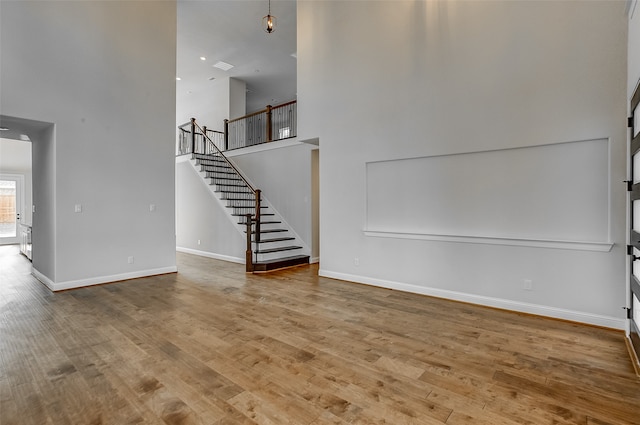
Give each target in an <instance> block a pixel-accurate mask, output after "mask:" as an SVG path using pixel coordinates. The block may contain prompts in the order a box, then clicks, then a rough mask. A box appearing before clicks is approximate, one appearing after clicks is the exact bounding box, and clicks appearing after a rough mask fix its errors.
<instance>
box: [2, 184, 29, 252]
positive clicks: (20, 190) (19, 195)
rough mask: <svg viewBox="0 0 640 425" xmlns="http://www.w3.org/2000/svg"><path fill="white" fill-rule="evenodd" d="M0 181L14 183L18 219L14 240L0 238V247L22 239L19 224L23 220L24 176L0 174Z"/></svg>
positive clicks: (16, 242)
mask: <svg viewBox="0 0 640 425" xmlns="http://www.w3.org/2000/svg"><path fill="white" fill-rule="evenodd" d="M0 180H13V181H15V182H16V214H17V215H18V216H19V218H18V219H17V220H16V237H15V238H0V245H12V244H18V243H20V240H21V237H22V235H21V234H22V229H20V224H21V223H22V220H23V219H24V209H25V205H24V203H25V190H24V180H25V179H24V174H11V173H2V174H0Z"/></svg>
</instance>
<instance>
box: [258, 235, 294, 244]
mask: <svg viewBox="0 0 640 425" xmlns="http://www.w3.org/2000/svg"><path fill="white" fill-rule="evenodd" d="M295 239H296V238H294V237H292V236H288V237H286V238H270V239H260V242H258V243H271V242H285V241H293V240H295ZM252 242H254V243H255V242H256V241H252Z"/></svg>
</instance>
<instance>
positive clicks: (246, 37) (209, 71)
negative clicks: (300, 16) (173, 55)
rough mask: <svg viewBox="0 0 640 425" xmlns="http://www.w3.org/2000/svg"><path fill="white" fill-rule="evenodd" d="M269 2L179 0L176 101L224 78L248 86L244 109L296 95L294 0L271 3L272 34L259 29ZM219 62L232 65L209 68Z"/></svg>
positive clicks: (249, 0) (251, 110) (187, 97)
mask: <svg viewBox="0 0 640 425" xmlns="http://www.w3.org/2000/svg"><path fill="white" fill-rule="evenodd" d="M268 6H269V4H268V0H260V1H255V0H205V1H195V0H179V1H178V44H177V50H178V52H177V72H176V77H179V78H180V81H176V87H177V93H176V96H177V103H178V105H181V104H182V102H188V101H189V97H190V95H193V94H194V93H196V92H200V91H205V92H206V90H207V89H208V88H209V87H210V86H211V84H212V81H213V80H212V78H213V79H219V78H224V77H234V78H237V79H240V80H242V81H244V82H245V83H246V84H247V112H253V111H256V110H259V109H262V108H264V107H265V106H266V105H268V104H271V105H274V104H278V103H282V102H286V101H289V100H293V99H295V98H296V57H295V56H296V2H295V0H272V1H271V14H272V15H274V16H276V17H277V26H276V28H275V31H274V32H272V33H271V34H268V33H266V32H265V31H264V30H263V29H262V17H263V16H265V15H266V14H267V12H268ZM201 58H205V59H201ZM218 61H222V62H226V63H229V64H231V65H233V66H234V67H233V68H232V69H230V70H228V71H223V70H221V69H218V68H215V67H213V65H214V64H216V63H217V62H218Z"/></svg>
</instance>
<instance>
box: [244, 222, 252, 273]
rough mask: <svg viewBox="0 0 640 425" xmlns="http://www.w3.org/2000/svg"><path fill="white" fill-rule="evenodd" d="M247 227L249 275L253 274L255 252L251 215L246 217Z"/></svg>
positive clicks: (246, 264) (246, 259)
mask: <svg viewBox="0 0 640 425" xmlns="http://www.w3.org/2000/svg"><path fill="white" fill-rule="evenodd" d="M245 217H246V220H247V222H246V225H247V251H246V253H245V271H246V272H247V273H251V272H253V252H251V220H252V218H251V214H247V215H246V216H245Z"/></svg>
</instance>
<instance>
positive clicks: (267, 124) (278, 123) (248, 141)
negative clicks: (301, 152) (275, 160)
mask: <svg viewBox="0 0 640 425" xmlns="http://www.w3.org/2000/svg"><path fill="white" fill-rule="evenodd" d="M297 106H298V103H297V101H295V100H292V101H291V102H287V103H283V104H280V105H276V106H271V105H267V106H266V108H265V109H262V110H260V111H257V112H254V113H251V114H248V115H245V116H243V117H240V118H235V119H232V120H224V137H225V141H224V150H231V149H239V148H245V147H247V146H253V145H260V144H262V143H269V142H273V141H276V140H283V139H289V138H291V137H296V136H297V120H298V109H297Z"/></svg>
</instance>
